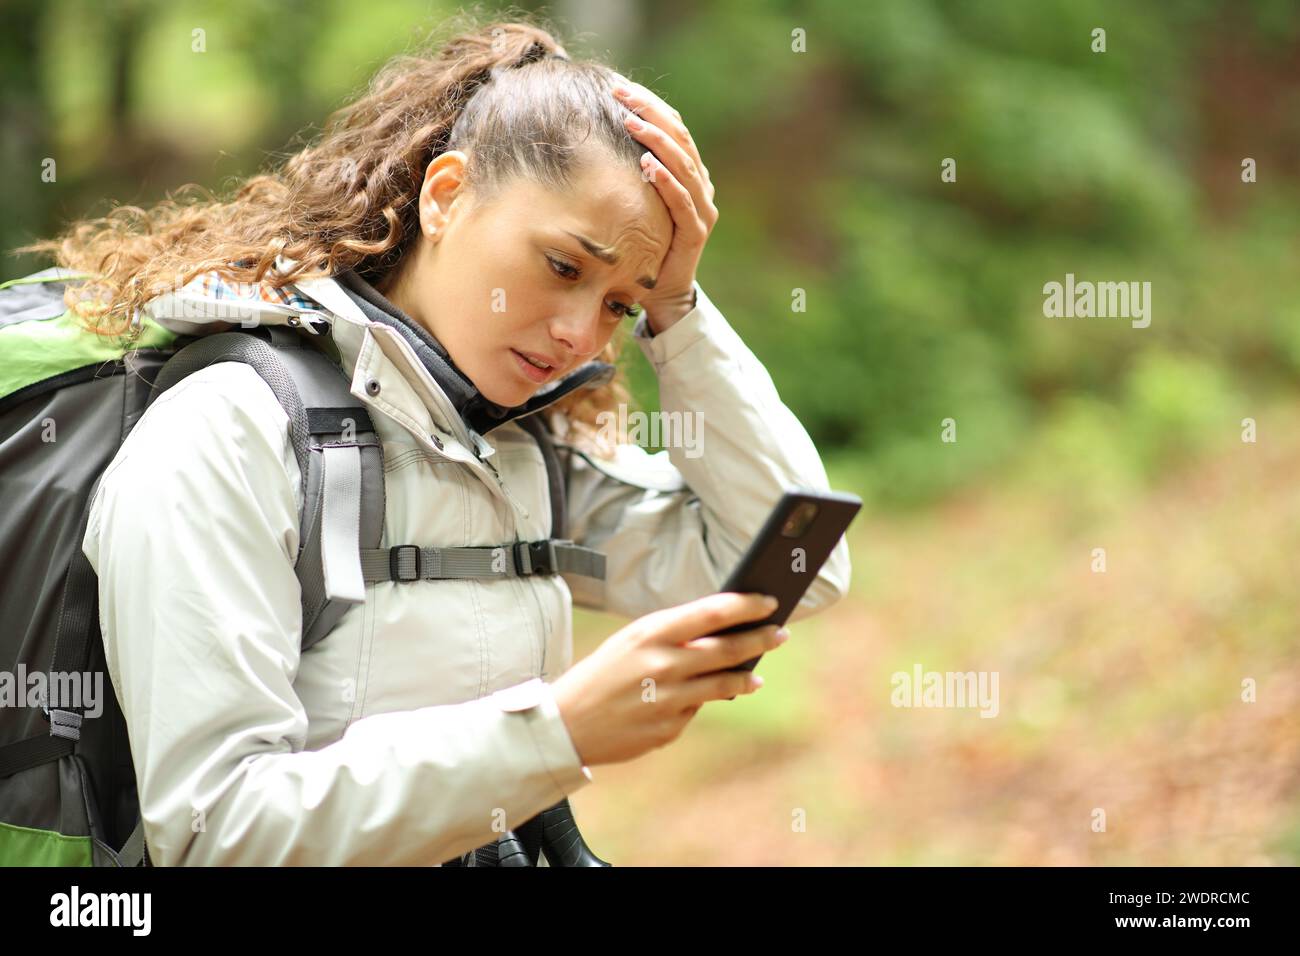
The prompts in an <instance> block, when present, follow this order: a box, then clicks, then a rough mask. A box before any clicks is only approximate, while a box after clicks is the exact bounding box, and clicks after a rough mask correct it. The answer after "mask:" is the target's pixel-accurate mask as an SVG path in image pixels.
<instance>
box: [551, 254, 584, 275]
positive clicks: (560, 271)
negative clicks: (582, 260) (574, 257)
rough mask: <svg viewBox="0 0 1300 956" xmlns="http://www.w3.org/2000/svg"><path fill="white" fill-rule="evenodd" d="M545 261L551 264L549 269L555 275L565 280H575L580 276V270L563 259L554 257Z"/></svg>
mask: <svg viewBox="0 0 1300 956" xmlns="http://www.w3.org/2000/svg"><path fill="white" fill-rule="evenodd" d="M546 261H547V262H549V263H550V264H551V269H552V270H553V271H554V272H555V274H556V275H558V276H561V277H563V278H565V279H577V278H578V277H579V276H581V275H582V270H581V269H578V268H576V267H575V266H572V265H570V264H569V263H567V262H565V261H564V260H563V259H556V258H555V257H554V256H547V257H546Z"/></svg>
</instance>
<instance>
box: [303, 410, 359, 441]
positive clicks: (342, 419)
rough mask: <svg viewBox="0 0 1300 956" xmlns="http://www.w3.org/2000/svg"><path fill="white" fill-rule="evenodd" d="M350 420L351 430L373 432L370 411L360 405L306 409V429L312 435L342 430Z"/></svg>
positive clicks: (335, 432) (333, 433) (329, 433)
mask: <svg viewBox="0 0 1300 956" xmlns="http://www.w3.org/2000/svg"><path fill="white" fill-rule="evenodd" d="M349 421H351V422H352V431H353V432H373V431H374V430H375V426H374V423H373V422H371V420H370V413H369V412H368V411H366V409H364V408H361V407H359V406H358V407H354V408H309V409H307V430H308V431H309V432H311V433H312V434H313V435H335V434H338V433H339V432H342V431H343V430H344V425H345V424H346V423H347V422H349Z"/></svg>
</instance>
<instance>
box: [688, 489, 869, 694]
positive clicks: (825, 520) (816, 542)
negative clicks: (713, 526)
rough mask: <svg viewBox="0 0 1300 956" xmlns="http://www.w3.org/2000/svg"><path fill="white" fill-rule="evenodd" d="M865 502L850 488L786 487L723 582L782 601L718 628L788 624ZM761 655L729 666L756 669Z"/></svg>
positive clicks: (726, 586)
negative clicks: (755, 616)
mask: <svg viewBox="0 0 1300 956" xmlns="http://www.w3.org/2000/svg"><path fill="white" fill-rule="evenodd" d="M861 507H862V499H861V498H859V497H858V496H857V495H853V494H849V493H848V492H843V491H815V490H812V489H809V488H787V489H786V491H785V494H784V495H782V496H781V500H780V501H778V502H777V504H776V507H775V508H773V509H772V513H771V514H770V515H768V516H767V521H766V522H764V524H763V527H762V529H760V530H759V532H758V535H757V536H756V537H755V538H754V541H753V543H752V544H750V546H749V550H748V551H746V552H745V554H744V556H743V557H742V558H741V559H740V563H739V564H737V565H736V569H735V570H734V571H732V572H731V576H730V577H729V578H727V582H726V583H725V584H724V585H723V586H722V588H721V590H723V591H739V592H742V593H743V592H757V593H759V594H770V595H772V596H773V597H775V598H776V599H777V600H778V601H780V602H781V603H780V604H779V605H777V608H776V610H775V611H773V612H772V613H771V614H770V615H769V616H768V617H766V618H764V619H763V620H761V621H746V622H744V623H741V624H734V625H732V626H731V627H727V628H723V629H722V630H720V631H715V632H714V633H715V634H732V633H735V632H737V631H748V630H752V629H753V628H756V627H766V626H767V625H769V624H784V623H785V622H786V620H787V619H789V617H790V615H791V614H792V613H793V612H794V609H795V608H796V607H798V606H799V602H800V601H801V600H802V599H803V595H804V592H805V591H807V590H808V585H810V584H812V582H813V581H814V580H815V579H816V577H817V572H818V571H820V570H821V567H822V565H823V564H825V563H826V559H827V558H829V557H830V556H831V552H832V551H833V550H835V545H836V544H838V543H839V540H840V538H842V537H843V536H844V532H845V531H847V530H848V527H849V523H850V522H852V521H853V518H854V516H855V515H856V514H857V513H858V510H859V509H860V508H861ZM761 658H762V655H761V654H760V655H759V656H758V657H755V658H753V659H752V660H748V661H745V663H743V664H738V665H736V666H735V667H730V668H727V670H745V671H752V670H753V669H754V666H755V665H756V664H758V662H759V660H760V659H761Z"/></svg>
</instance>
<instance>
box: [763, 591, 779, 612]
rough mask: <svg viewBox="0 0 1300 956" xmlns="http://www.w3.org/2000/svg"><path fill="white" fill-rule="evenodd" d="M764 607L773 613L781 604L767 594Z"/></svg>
mask: <svg viewBox="0 0 1300 956" xmlns="http://www.w3.org/2000/svg"><path fill="white" fill-rule="evenodd" d="M764 605H765V606H766V607H767V609H768V610H769V611H775V610H776V609H777V608H778V607H780V606H781V602H780V601H778V600H777V599H776V598H774V597H772V595H770V594H769V595H768V596H767V600H766V601H765V602H764Z"/></svg>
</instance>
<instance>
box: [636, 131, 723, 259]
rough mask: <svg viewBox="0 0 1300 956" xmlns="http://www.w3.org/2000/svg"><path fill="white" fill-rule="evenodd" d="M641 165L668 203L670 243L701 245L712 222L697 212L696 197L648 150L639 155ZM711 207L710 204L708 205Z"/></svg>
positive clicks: (647, 177)
mask: <svg viewBox="0 0 1300 956" xmlns="http://www.w3.org/2000/svg"><path fill="white" fill-rule="evenodd" d="M641 169H642V170H643V171H644V172H645V176H646V179H648V180H649V181H650V182H651V183H653V184H654V187H655V189H656V190H657V191H658V192H659V198H661V199H662V200H663V201H664V205H666V206H667V207H668V212H669V213H670V214H671V215H672V218H673V241H672V246H670V247H669V248H670V249H671V248H673V247H679V248H680V247H686V248H689V249H697V248H702V247H703V246H704V244H705V243H706V242H708V239H709V230H710V229H711V228H712V223H711V222H710V221H708V220H706V219H705V218H704V217H703V216H701V214H700V208H699V206H697V205H696V202H697V199H696V197H694V196H692V195H691V193H690V192H688V191H687V189H686V187H684V186H683V185H682V183H681V182H680V180H678V179H677V177H675V176H674V175H673V174H672V172H671V171H670V170H669V169H668V167H667V166H665V165H664V164H663V163H661V162H660V161H659V158H658V157H657V156H655V155H654V154H653V153H651V154H650V155H649V156H643V157H642V159H641ZM710 208H711V207H710Z"/></svg>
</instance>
